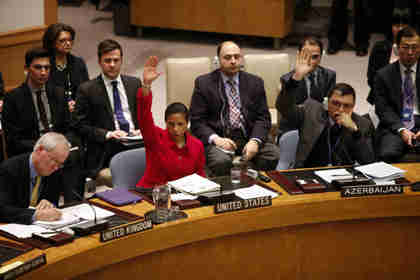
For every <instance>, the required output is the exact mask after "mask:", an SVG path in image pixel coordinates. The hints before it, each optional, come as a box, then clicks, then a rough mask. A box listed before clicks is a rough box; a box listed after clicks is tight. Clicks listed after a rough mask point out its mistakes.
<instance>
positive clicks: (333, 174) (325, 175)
mask: <svg viewBox="0 0 420 280" xmlns="http://www.w3.org/2000/svg"><path fill="white" fill-rule="evenodd" d="M314 174H315V175H317V176H319V177H320V178H321V179H322V180H324V181H325V182H327V183H331V181H332V180H338V179H351V178H353V174H351V173H350V172H348V171H347V170H346V169H344V168H337V169H326V170H317V171H314Z"/></svg>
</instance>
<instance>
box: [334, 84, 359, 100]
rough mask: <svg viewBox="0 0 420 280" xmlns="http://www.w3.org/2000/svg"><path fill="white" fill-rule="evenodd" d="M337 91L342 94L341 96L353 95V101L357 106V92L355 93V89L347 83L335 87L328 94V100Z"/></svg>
mask: <svg viewBox="0 0 420 280" xmlns="http://www.w3.org/2000/svg"><path fill="white" fill-rule="evenodd" d="M335 91H338V92H340V95H342V96H345V95H351V96H353V101H354V103H355V104H356V92H355V91H354V88H353V87H352V86H351V85H349V84H346V83H338V84H336V85H335V87H334V88H333V89H332V90H331V91H330V92H329V93H328V98H330V97H331V96H332V95H333V93H334V92H335Z"/></svg>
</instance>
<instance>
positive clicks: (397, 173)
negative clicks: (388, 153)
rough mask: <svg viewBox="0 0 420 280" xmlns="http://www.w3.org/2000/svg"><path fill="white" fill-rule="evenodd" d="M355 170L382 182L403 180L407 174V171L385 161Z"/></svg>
mask: <svg viewBox="0 0 420 280" xmlns="http://www.w3.org/2000/svg"><path fill="white" fill-rule="evenodd" d="M354 169H356V170H358V171H360V172H362V173H363V174H365V175H366V176H369V177H371V178H373V179H382V180H394V179H397V178H401V177H404V173H405V170H402V169H400V168H398V167H395V166H392V165H391V164H388V163H385V162H383V161H380V162H374V163H371V164H365V165H361V166H358V167H355V168H354Z"/></svg>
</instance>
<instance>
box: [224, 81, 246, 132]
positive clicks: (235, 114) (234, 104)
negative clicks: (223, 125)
mask: <svg viewBox="0 0 420 280" xmlns="http://www.w3.org/2000/svg"><path fill="white" fill-rule="evenodd" d="M227 83H228V84H229V85H230V92H229V93H228V95H227V96H228V103H229V119H230V124H231V125H232V128H241V127H242V118H243V117H242V115H241V101H240V99H239V94H238V92H237V91H236V88H235V81H234V80H227Z"/></svg>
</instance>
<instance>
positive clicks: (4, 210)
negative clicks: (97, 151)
mask: <svg viewBox="0 0 420 280" xmlns="http://www.w3.org/2000/svg"><path fill="white" fill-rule="evenodd" d="M69 152H70V143H69V142H68V140H67V139H66V138H65V137H64V135H62V134H59V133H56V132H48V133H46V134H44V135H43V136H41V138H39V139H38V141H37V142H36V144H35V147H34V150H33V152H32V153H25V154H21V155H18V156H15V157H12V158H9V159H8V160H6V161H4V162H3V163H2V164H1V165H0V222H6V223H21V224H31V223H32V222H34V221H38V220H40V221H55V220H59V219H60V217H61V212H60V211H59V210H58V209H57V208H56V206H57V205H58V200H59V195H60V191H62V188H61V185H60V182H61V178H60V176H62V172H60V169H61V167H62V166H63V164H64V162H65V161H66V159H67V157H68V155H69Z"/></svg>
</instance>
